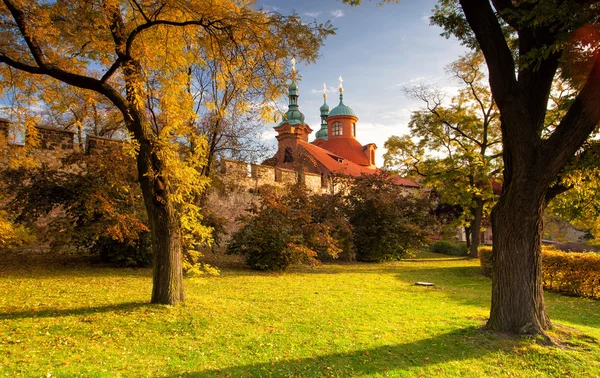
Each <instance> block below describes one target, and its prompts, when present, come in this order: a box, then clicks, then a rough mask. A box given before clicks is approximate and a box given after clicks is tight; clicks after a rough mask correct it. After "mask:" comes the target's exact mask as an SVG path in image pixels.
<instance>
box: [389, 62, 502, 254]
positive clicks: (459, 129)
mask: <svg viewBox="0 0 600 378" xmlns="http://www.w3.org/2000/svg"><path fill="white" fill-rule="evenodd" d="M484 64H485V60H484V58H483V55H482V54H480V53H470V54H467V55H465V56H463V57H461V58H460V59H458V60H457V61H455V62H453V63H452V64H450V65H449V66H448V67H447V71H448V73H449V74H450V75H451V76H452V77H454V78H455V79H456V80H457V81H458V82H459V84H460V91H459V93H458V95H456V96H454V97H453V98H452V101H451V103H450V104H445V103H444V96H445V94H444V93H443V92H441V91H440V90H439V89H438V88H436V87H434V86H431V85H426V84H420V85H417V86H415V87H412V88H406V89H405V91H406V92H407V94H408V95H409V96H410V97H414V98H416V99H419V100H421V101H422V102H423V103H424V104H425V107H424V108H422V109H420V110H418V111H415V112H413V114H412V116H411V120H410V123H409V128H410V135H403V136H392V137H390V138H389V139H388V140H387V141H386V142H385V148H387V152H386V154H385V157H384V158H385V166H386V167H388V168H390V169H395V170H397V171H398V172H399V173H400V174H401V175H417V176H419V177H421V178H422V182H423V184H424V185H425V186H427V187H429V188H431V189H434V190H435V192H436V194H437V195H438V196H439V201H440V203H442V204H447V205H451V206H456V207H457V208H460V209H462V211H461V212H460V215H459V216H458V217H457V218H455V219H453V221H452V222H450V223H449V224H448V225H447V228H448V229H455V228H456V227H467V228H471V227H474V228H479V229H478V230H472V233H476V232H477V233H478V232H479V231H480V229H481V224H482V221H483V220H485V219H486V218H487V217H488V216H489V213H490V211H491V208H492V205H493V204H494V202H495V200H496V197H497V196H496V195H495V194H494V192H493V188H492V182H493V181H494V180H496V179H497V177H498V176H499V172H501V169H502V163H501V159H500V158H501V156H502V149H501V148H500V142H501V137H500V118H499V115H498V109H497V108H496V105H495V103H494V101H493V98H492V95H491V93H490V89H489V87H488V84H487V77H486V72H485V69H484ZM475 247H476V246H475Z"/></svg>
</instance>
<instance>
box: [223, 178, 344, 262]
mask: <svg viewBox="0 0 600 378" xmlns="http://www.w3.org/2000/svg"><path fill="white" fill-rule="evenodd" d="M312 210H314V203H312V202H311V198H310V196H309V194H308V192H307V190H306V188H304V187H302V186H299V185H295V186H292V187H289V188H288V190H286V191H285V194H283V195H281V194H278V193H277V192H276V190H275V189H274V188H272V187H263V188H261V190H260V191H259V203H258V205H257V206H256V207H255V208H253V209H250V214H249V215H247V216H243V217H241V218H240V222H241V223H242V227H241V228H240V229H239V230H238V231H237V232H235V233H234V234H233V235H232V238H231V241H230V243H229V245H228V247H227V252H228V253H231V254H240V255H243V256H244V257H245V259H246V263H247V264H248V265H249V266H250V267H251V268H252V269H257V270H278V271H282V270H285V269H286V268H287V267H288V266H289V265H291V264H295V263H304V264H309V265H315V264H317V263H318V261H317V259H316V257H317V255H329V256H331V257H337V255H338V254H339V252H340V248H339V247H338V246H337V243H336V241H335V239H334V237H333V236H332V235H331V232H330V228H329V227H328V226H327V225H325V224H321V223H318V222H316V221H315V220H314V219H313V217H312V216H311V212H312Z"/></svg>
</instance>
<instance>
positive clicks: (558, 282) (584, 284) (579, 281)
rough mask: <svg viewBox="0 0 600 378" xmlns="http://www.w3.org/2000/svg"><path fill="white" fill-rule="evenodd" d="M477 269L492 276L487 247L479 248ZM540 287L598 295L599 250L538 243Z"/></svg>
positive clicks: (599, 284)
mask: <svg viewBox="0 0 600 378" xmlns="http://www.w3.org/2000/svg"><path fill="white" fill-rule="evenodd" d="M479 259H480V261H481V271H482V273H483V275H485V276H487V277H491V276H492V267H493V254H492V248H491V247H481V248H479ZM542 272H543V277H544V278H543V281H544V288H545V289H548V290H554V291H558V292H560V293H564V294H567V295H573V296H578V297H590V298H600V254H598V253H594V252H586V253H576V252H561V251H557V250H556V249H555V248H554V247H547V246H542Z"/></svg>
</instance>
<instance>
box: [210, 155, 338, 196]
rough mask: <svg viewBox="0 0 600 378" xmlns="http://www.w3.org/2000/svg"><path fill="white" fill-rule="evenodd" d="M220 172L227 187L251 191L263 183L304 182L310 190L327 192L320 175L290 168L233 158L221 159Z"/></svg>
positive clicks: (286, 183) (283, 184)
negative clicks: (251, 162) (299, 171)
mask: <svg viewBox="0 0 600 378" xmlns="http://www.w3.org/2000/svg"><path fill="white" fill-rule="evenodd" d="M220 173H221V180H222V181H223V184H224V185H225V186H226V187H227V188H229V189H231V188H234V187H237V188H243V189H244V190H248V191H253V190H256V189H258V188H259V187H261V186H263V185H275V186H285V185H289V184H296V183H304V184H305V185H306V186H307V187H308V188H309V189H310V190H311V191H312V192H315V193H324V192H327V187H326V186H323V185H322V184H323V182H322V180H321V175H320V174H318V173H308V172H304V173H302V174H301V175H299V174H298V172H296V171H293V170H290V169H285V168H278V167H272V166H268V165H258V164H248V163H245V162H241V161H234V160H223V161H222V162H221V169H220Z"/></svg>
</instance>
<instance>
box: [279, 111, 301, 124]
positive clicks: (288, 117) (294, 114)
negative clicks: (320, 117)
mask: <svg viewBox="0 0 600 378" xmlns="http://www.w3.org/2000/svg"><path fill="white" fill-rule="evenodd" d="M283 121H300V123H304V114H302V112H300V111H299V110H293V109H290V110H288V111H287V112H286V113H285V115H284V116H283ZM290 123H291V124H294V122H290Z"/></svg>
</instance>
